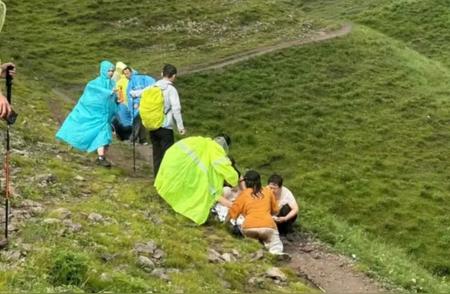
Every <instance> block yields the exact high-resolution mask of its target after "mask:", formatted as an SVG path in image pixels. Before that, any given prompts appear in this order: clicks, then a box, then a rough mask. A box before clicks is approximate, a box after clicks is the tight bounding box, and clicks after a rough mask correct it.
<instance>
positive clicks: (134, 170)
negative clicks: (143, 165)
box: [131, 97, 136, 173]
mask: <svg viewBox="0 0 450 294" xmlns="http://www.w3.org/2000/svg"><path fill="white" fill-rule="evenodd" d="M131 99H132V100H131V102H132V103H131V107H132V108H131V119H132V121H131V130H132V131H131V138H132V139H133V173H136V138H135V136H136V135H135V130H134V128H135V125H134V97H131Z"/></svg>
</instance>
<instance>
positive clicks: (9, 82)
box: [3, 65, 14, 241]
mask: <svg viewBox="0 0 450 294" xmlns="http://www.w3.org/2000/svg"><path fill="white" fill-rule="evenodd" d="M13 69H14V66H12V65H9V66H8V67H7V68H6V99H7V100H8V103H9V105H11V92H12V80H13V77H12V76H11V74H10V73H9V71H10V70H13ZM13 123H14V121H11V120H8V119H7V120H6V152H5V161H4V165H3V168H4V172H5V239H6V241H8V227H9V198H10V196H11V191H10V166H9V154H10V144H9V142H10V137H9V128H10V125H11V124H13Z"/></svg>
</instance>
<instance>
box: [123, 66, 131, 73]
mask: <svg viewBox="0 0 450 294" xmlns="http://www.w3.org/2000/svg"><path fill="white" fill-rule="evenodd" d="M126 70H129V71H131V72H132V71H133V70H132V69H131V67H129V66H127V67H125V68H124V69H122V73H123V72H124V71H126Z"/></svg>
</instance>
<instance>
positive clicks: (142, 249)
mask: <svg viewBox="0 0 450 294" xmlns="http://www.w3.org/2000/svg"><path fill="white" fill-rule="evenodd" d="M157 248H158V247H157V246H156V244H155V242H154V241H152V240H150V241H148V242H147V243H145V244H144V243H137V244H136V245H135V246H134V250H133V251H134V252H136V253H137V254H145V255H149V256H150V255H152V254H153V253H154V252H155V250H156V249H157Z"/></svg>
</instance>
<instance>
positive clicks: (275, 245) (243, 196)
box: [228, 170, 283, 254]
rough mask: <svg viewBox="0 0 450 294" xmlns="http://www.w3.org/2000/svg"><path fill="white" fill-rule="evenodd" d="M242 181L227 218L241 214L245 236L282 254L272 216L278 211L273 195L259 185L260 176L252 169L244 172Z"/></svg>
mask: <svg viewBox="0 0 450 294" xmlns="http://www.w3.org/2000/svg"><path fill="white" fill-rule="evenodd" d="M243 181H244V183H245V189H244V190H243V191H242V192H241V193H240V194H239V196H238V197H237V198H236V201H234V203H233V205H232V206H231V208H230V211H229V213H228V218H229V219H230V221H235V220H236V219H237V218H238V216H239V215H240V214H242V215H243V216H244V218H245V220H244V223H243V224H242V234H243V235H244V236H245V237H248V238H253V239H257V240H259V241H260V242H261V243H263V244H264V246H265V247H266V248H267V249H268V250H269V252H270V253H271V254H283V243H282V242H281V240H280V236H279V234H278V230H277V225H276V224H275V222H274V220H273V218H272V215H273V214H276V213H277V212H278V206H277V203H276V199H275V195H273V193H272V190H271V189H269V188H268V187H264V188H262V187H261V176H260V175H259V173H258V172H256V171H254V170H249V171H248V172H246V173H245V175H244V178H243Z"/></svg>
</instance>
